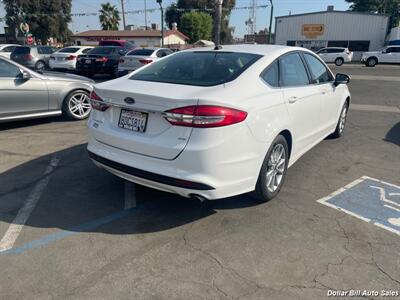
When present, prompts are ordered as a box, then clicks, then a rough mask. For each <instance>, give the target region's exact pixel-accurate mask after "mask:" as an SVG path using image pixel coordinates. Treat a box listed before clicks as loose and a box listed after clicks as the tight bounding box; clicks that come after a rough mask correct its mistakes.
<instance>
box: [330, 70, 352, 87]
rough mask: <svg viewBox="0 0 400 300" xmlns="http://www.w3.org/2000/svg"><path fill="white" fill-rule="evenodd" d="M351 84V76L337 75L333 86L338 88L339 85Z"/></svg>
mask: <svg viewBox="0 0 400 300" xmlns="http://www.w3.org/2000/svg"><path fill="white" fill-rule="evenodd" d="M349 82H350V76H349V75H346V74H342V73H337V74H336V76H335V81H334V82H333V84H334V85H335V86H338V85H339V84H348V83H349Z"/></svg>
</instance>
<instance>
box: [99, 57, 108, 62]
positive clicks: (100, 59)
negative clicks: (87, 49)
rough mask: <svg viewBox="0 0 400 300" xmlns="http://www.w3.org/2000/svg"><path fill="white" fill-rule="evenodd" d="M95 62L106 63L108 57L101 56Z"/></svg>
mask: <svg viewBox="0 0 400 300" xmlns="http://www.w3.org/2000/svg"><path fill="white" fill-rule="evenodd" d="M96 61H99V62H106V61H108V57H105V56H103V57H100V58H96Z"/></svg>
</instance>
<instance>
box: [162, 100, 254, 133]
mask: <svg viewBox="0 0 400 300" xmlns="http://www.w3.org/2000/svg"><path fill="white" fill-rule="evenodd" d="M164 116H165V118H166V119H167V121H168V122H170V123H171V124H172V125H176V126H187V127H196V128H210V127H221V126H228V125H232V124H236V123H239V122H242V121H244V120H245V119H246V117H247V112H245V111H241V110H237V109H233V108H228V107H223V106H212V105H197V106H196V105H194V106H185V107H180V108H174V109H171V110H168V111H166V112H165V114H164Z"/></svg>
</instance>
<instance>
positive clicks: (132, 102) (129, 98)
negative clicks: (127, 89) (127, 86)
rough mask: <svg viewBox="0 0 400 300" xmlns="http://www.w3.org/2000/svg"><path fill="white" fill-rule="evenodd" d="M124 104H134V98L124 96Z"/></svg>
mask: <svg viewBox="0 0 400 300" xmlns="http://www.w3.org/2000/svg"><path fill="white" fill-rule="evenodd" d="M124 101H125V103H126V104H134V103H135V99H133V98H131V97H126V98H125V99H124Z"/></svg>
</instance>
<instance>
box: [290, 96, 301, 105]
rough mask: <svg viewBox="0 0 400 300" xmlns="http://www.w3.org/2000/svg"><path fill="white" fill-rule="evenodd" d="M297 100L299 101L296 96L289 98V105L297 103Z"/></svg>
mask: <svg viewBox="0 0 400 300" xmlns="http://www.w3.org/2000/svg"><path fill="white" fill-rule="evenodd" d="M297 100H299V99H298V98H297V97H296V96H292V97H289V99H288V101H289V103H295V102H296V101H297Z"/></svg>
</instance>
